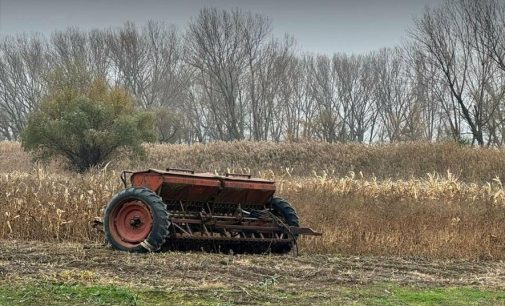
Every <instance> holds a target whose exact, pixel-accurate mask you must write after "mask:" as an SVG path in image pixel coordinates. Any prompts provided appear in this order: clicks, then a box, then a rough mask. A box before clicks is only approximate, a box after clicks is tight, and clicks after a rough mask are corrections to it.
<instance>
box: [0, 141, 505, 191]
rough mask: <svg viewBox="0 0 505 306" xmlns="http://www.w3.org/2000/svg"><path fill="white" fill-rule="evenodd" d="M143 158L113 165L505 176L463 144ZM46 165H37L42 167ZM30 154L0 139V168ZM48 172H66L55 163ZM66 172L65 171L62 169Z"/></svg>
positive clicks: (179, 151)
mask: <svg viewBox="0 0 505 306" xmlns="http://www.w3.org/2000/svg"><path fill="white" fill-rule="evenodd" d="M145 147H146V150H147V157H146V158H145V159H144V160H128V159H125V158H119V159H116V160H113V161H112V162H111V163H110V165H109V167H108V168H109V169H113V170H116V171H121V170H123V169H132V170H138V169H145V168H159V169H163V168H166V167H180V168H192V169H194V170H197V171H214V170H217V171H219V172H225V171H227V169H230V170H236V171H237V170H240V171H251V172H252V173H253V174H258V173H259V172H261V171H264V170H265V169H270V170H273V171H274V172H275V173H277V174H282V173H284V174H287V173H288V172H289V173H290V174H291V175H292V176H312V175H313V172H319V173H321V171H323V170H326V171H327V172H329V173H332V174H333V175H334V176H345V175H346V174H347V173H348V172H350V171H353V172H355V173H360V172H361V173H362V174H363V175H364V177H366V178H369V179H371V178H373V177H376V178H377V179H389V178H391V179H410V178H412V177H425V176H426V174H427V173H445V172H447V171H448V170H449V171H450V172H451V173H453V174H454V175H456V176H457V177H458V178H459V180H461V181H465V182H480V183H485V182H488V181H491V180H492V179H494V178H495V177H500V178H502V179H505V177H504V176H505V150H503V149H494V148H488V149H480V148H471V147H464V146H460V145H457V144H454V143H401V144H392V145H361V144H329V143H319V142H301V143H288V142H286V143H270V142H249V141H240V142H216V143H210V144H193V145H166V144H165V145H163V144H154V145H152V144H151V145H146V146H145ZM39 166H42V165H37V166H36V167H39ZM33 167H34V166H33V165H32V163H31V161H30V156H29V155H28V154H26V153H24V152H23V151H22V150H21V148H20V145H19V144H18V143H14V142H0V172H11V171H26V172H28V171H31V170H32V168H33ZM46 168H47V171H48V172H62V171H63V169H64V168H63V167H62V166H58V165H57V163H56V162H53V163H52V164H51V165H50V166H49V167H46ZM63 172H64V171H63Z"/></svg>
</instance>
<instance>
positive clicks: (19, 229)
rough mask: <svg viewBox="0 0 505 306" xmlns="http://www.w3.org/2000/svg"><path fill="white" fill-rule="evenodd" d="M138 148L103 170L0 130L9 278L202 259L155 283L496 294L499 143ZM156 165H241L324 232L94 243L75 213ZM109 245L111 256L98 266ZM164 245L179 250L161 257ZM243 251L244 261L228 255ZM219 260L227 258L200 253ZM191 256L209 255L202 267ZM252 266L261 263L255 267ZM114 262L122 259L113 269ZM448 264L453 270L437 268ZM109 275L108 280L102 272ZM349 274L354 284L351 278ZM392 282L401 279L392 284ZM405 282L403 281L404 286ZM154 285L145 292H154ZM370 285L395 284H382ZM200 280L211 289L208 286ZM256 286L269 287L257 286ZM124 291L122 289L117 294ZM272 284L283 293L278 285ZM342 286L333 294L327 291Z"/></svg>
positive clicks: (249, 289)
mask: <svg viewBox="0 0 505 306" xmlns="http://www.w3.org/2000/svg"><path fill="white" fill-rule="evenodd" d="M146 149H147V156H146V158H145V159H143V160H128V159H125V158H122V157H118V159H116V160H114V161H113V162H111V163H110V164H109V165H108V166H107V168H106V169H105V170H95V171H91V172H90V173H87V174H82V175H80V174H73V173H70V172H67V171H66V170H65V169H64V168H63V167H61V166H60V165H59V164H58V163H57V162H53V163H51V164H50V165H34V164H32V163H31V161H30V158H29V156H27V155H26V154H25V153H23V152H22V151H21V149H20V146H19V144H17V143H10V142H4V143H1V144H0V156H1V159H0V191H1V192H0V203H1V205H2V213H1V214H0V238H1V239H2V240H3V241H4V242H5V243H3V245H2V246H1V247H0V254H2V255H0V277H3V278H4V279H9V281H12V280H13V279H14V280H15V281H14V283H18V284H22V285H19V286H21V287H22V288H25V289H23V290H29V292H31V291H30V290H33V291H34V292H37V290H38V289H40V288H39V287H40V286H41V285H40V284H43V286H48V288H49V289H48V290H45V289H44V290H41V291H42V292H53V291H54V292H56V293H57V292H59V291H58V290H63V291H65V290H67V291H69V292H70V293H69V294H70V295H71V296H74V295H76V296H79V294H80V293H79V292H80V291H79V290H81V289H82V288H81V287H79V286H80V285H83V284H84V285H86V284H87V283H88V282H90V281H92V282H93V283H95V282H96V283H99V284H103V285H104V286H109V285H111V286H112V285H114V286H115V285H118V284H119V283H121V282H122V283H123V285H124V286H127V285H128V286H130V285H132V284H135V283H136V282H140V283H143V284H144V285H145V287H146V288H151V287H152V286H155V283H156V281H154V280H156V279H159V278H161V277H162V275H163V274H164V273H165V272H166V274H170V272H169V270H170V269H171V270H170V271H172V270H174V269H175V270H176V271H177V273H182V274H183V275H185V276H184V277H182V276H178V277H179V278H180V279H182V278H184V279H185V278H186V277H189V278H190V279H191V277H195V279H201V276H202V275H201V273H207V274H205V275H206V277H207V278H205V280H206V282H205V283H204V284H199V285H197V286H193V285H190V283H191V282H189V283H184V284H185V285H184V286H186V287H184V286H183V287H184V288H186V289H184V290H182V289H181V290H182V291H177V292H178V293H177V292H175V293H177V294H182V296H183V297H185V298H184V299H183V298H181V296H180V295H177V294H176V295H177V296H171V295H170V296H168V297H167V299H171V298H172V299H174V301H177V299H176V298H181V302H184V301H195V302H202V303H204V304H206V303H207V302H208V303H213V302H216V303H218V302H219V301H223V300H226V301H228V302H233V301H235V300H237V299H238V302H239V303H246V304H247V303H248V302H249V303H250V302H251V301H256V302H258V303H262V302H265V301H269V302H273V303H282V302H283V301H284V302H285V301H292V302H293V303H302V304H303V303H304V302H307V301H310V300H311V299H312V298H314V297H316V296H318V295H317V294H316V293H317V292H316V291H317V290H316V289H317V288H321V289H324V290H325V292H328V294H327V296H326V297H325V298H324V296H323V299H321V300H317V301H318V302H321V303H324V302H331V301H334V302H341V303H352V302H353V301H358V302H364V303H367V302H370V303H373V302H374V301H375V300H374V299H375V298H377V301H380V302H381V303H382V302H386V301H393V302H394V301H397V302H405V301H408V300H405V299H400V300H395V298H399V296H402V294H404V295H405V298H409V297H410V298H413V300H412V301H413V302H414V303H416V301H418V302H419V301H421V302H425V301H426V296H425V294H428V300H429V296H432V295H433V296H434V298H433V299H434V301H439V300H437V294H438V295H440V298H442V301H443V298H447V296H458V295H457V294H460V293H461V292H459V291H457V292H453V293H452V295H451V294H449V293H450V292H449V293H447V292H445V291H443V290H453V287H451V286H458V287H456V288H459V289H454V290H470V291H471V290H476V291H475V292H473V291H471V292H470V291H469V292H466V293H465V292H463V293H461V294H464V295H465V296H473V295H475V296H476V301H477V302H479V301H481V300H480V299H479V296H480V295H482V299H483V300H484V301H494V302H493V303H499V302H500V301H501V302H504V301H505V300H503V298H504V296H503V295H500V294H501V291H500V290H503V289H505V288H504V285H503V284H505V274H504V273H505V272H504V270H505V264H503V262H502V261H503V260H504V259H505V189H504V187H503V186H502V183H501V178H502V176H503V175H504V174H505V151H503V150H495V149H473V148H468V147H461V146H458V145H455V144H428V143H406V144H399V145H382V146H381V145H377V146H365V145H354V144H350V145H342V144H323V143H311V142H308V143H281V144H273V143H253V142H235V143H213V144H209V145H192V146H188V145H149V146H146ZM168 166H171V167H186V168H192V169H195V170H198V171H211V172H218V173H223V172H225V171H234V172H237V171H241V172H248V173H249V172H250V173H252V174H254V175H259V176H261V177H266V178H272V179H275V180H276V181H277V189H278V193H279V194H280V195H281V196H282V197H284V198H286V199H288V200H289V201H290V202H292V203H293V205H294V206H295V208H296V210H297V211H298V213H299V215H300V218H301V221H302V224H304V225H307V226H310V227H313V228H315V229H317V230H319V231H322V232H324V236H323V237H319V238H303V239H302V240H301V241H300V243H299V248H300V254H301V255H300V257H298V258H293V257H291V256H288V257H283V258H280V257H278V256H268V255H265V256H249V255H241V256H239V257H236V256H235V257H230V256H229V255H224V254H223V255H219V254H180V253H171V254H163V255H161V254H149V255H129V254H117V253H116V252H113V251H111V250H110V249H108V248H106V247H104V246H101V243H103V237H102V236H101V235H100V234H99V233H96V232H95V231H93V230H92V229H90V228H89V226H88V221H89V220H91V219H92V218H94V217H96V216H101V214H102V211H101V210H102V208H103V207H104V205H105V204H106V203H107V201H108V200H109V199H110V198H111V196H112V195H113V194H114V193H115V192H117V191H118V190H120V188H121V184H120V181H119V173H120V171H121V170H122V169H133V170H138V169H145V168H160V169H163V168H166V167H168ZM8 241H14V242H8ZM74 253H75V254H74ZM30 254H31V255H30ZM33 254H36V255H33ZM111 254H114V255H111ZM112 257H113V258H114V259H115V260H116V261H114V262H115V263H114V265H113V266H114V267H116V269H112V268H104V266H105V265H107V263H108V262H109V261H111V260H112V259H113V258H112ZM68 258H75V259H74V260H73V261H72V260H70V264H69V263H68V262H66V261H65V260H67V259H68ZM64 259H65V260H64ZM174 259H176V262H177V263H178V264H174V263H172V262H171V261H172V260H174ZM39 260H40V262H39ZM242 260H243V261H245V262H247V263H252V264H251V265H250V266H249V265H243V264H240V262H241V261H242ZM332 260H333V261H335V260H336V262H337V263H338V264H333V263H332ZM220 261H223V262H224V263H226V264H222V266H221V265H217V266H216V265H215V264H210V263H215V262H220ZM100 262H101V263H102V264H103V265H104V266H102V264H99V263H100ZM117 262H119V263H117ZM125 262H127V263H128V264H125ZM167 262H170V264H168V266H167ZM195 262H197V263H198V265H201V266H199V268H198V269H197V268H188V269H189V270H188V269H185V267H186V265H190V266H191V265H197V263H195ZM237 262H239V264H237ZM344 262H345V263H344ZM158 263H159V266H163V267H162V268H160V269H161V270H160V271H156V269H153V267H154V266H156V265H157V264H158ZM203 263H209V266H208V269H207V266H206V265H205V264H203ZM230 263H231V264H230ZM137 265H138V268H135V267H136V266H137ZM146 265H147V266H150V267H151V270H149V269H148V270H149V271H150V272H151V273H145V274H142V276H141V277H140V276H139V277H140V278H139V279H137V278H136V277H135V273H133V272H132V270H131V269H134V270H135V269H143V268H146V269H147V266H146ZM153 265H154V266H153ZM174 265H175V266H177V267H174ZM325 265H326V266H325ZM423 265H429V266H430V267H431V268H430V269H431V270H429V271H427V270H426V269H424V268H420V267H422V266H423ZM245 266H247V267H245ZM16 267H17V268H16ZM20 267H32V268H33V269H32V270H33V271H30V269H28V270H27V271H29V272H26V271H25V272H23V268H20ZM47 267H52V268H51V269H53V268H55V269H56V270H54V271H53V272H51V273H48V271H49V270H51V269H48V268H47ZM267 267H274V268H272V269H270V268H267ZM290 267H292V268H290ZM320 267H326V270H324V269H323V270H324V271H323V270H321V269H320ZM384 267H387V268H384ZM260 268H261V269H266V270H262V271H257V270H258V269H260ZM104 269H105V270H106V271H105V270H104ZM244 269H245V270H244ZM276 269H277V270H276ZM18 270H19V271H18ZM118 270H119V271H123V272H124V271H126V272H124V274H121V273H119V272H118V274H117V275H116V277H115V278H114V277H112V276H113V275H114V274H115V272H114V271H116V272H117V271H118ZM128 270H129V271H130V272H128ZM242 270H243V271H249V272H250V275H254V277H252V278H251V279H249V277H245V279H244V280H243V282H244V283H243V284H241V283H240V281H238V280H237V277H238V275H240V273H241V272H240V271H242ZM447 270H449V271H452V270H457V271H460V272H458V273H452V274H451V273H448V274H447V273H446V272H447ZM164 271H165V272H164ZM191 271H193V272H191ZM223 271H224V272H223ZM322 271H323V272H322ZM328 271H330V272H328ZM346 271H347V272H346ZM249 272H247V273H249ZM177 273H176V274H177ZM192 273H193V274H194V275H193V274H192ZM220 273H223V274H220ZM234 273H239V274H238V275H234ZM244 273H245V272H244ZM325 273H326V274H325ZM328 273H329V274H331V275H332V276H331V277H330V276H328V275H329V274H328ZM332 273H333V274H332ZM67 274H68V275H69V281H70V283H71V284H73V285H75V286H77V287H75V288H74V287H71V288H66V287H65V288H63V289H61V288H60V287H58V286H59V285H58V286H56V285H55V284H60V285H61V282H62V281H63V284H67V283H68V282H66V281H65V279H64V278H65V275H67ZM81 274H82V275H81ZM88 274H89V275H91V276H89V275H88ZM27 275H30V277H27ZM62 275H63V276H62ZM86 275H88V276H89V277H88V276H86ZM220 275H221V276H220ZM248 275H249V274H248ZM123 277H124V278H123ZM307 277H308V278H307ZM33 278H35V279H37V280H38V281H37V282H36V285H33V282H32V281H31V280H30V279H33ZM88 278H90V279H88ZM112 278H114V279H115V280H113V281H111V279H112ZM151 278H153V281H151V280H150V279H151ZM179 278H177V279H179ZM40 279H42V280H43V281H42V282H41V281H40ZM98 279H99V280H100V281H98V282H97V280H98ZM476 279H477V281H476ZM309 280H310V281H309ZM26 282H28V284H26ZM109 283H110V284H109ZM265 283H266V284H267V285H265ZM216 284H217V285H216ZM240 284H241V285H240ZM303 284H306V285H305V286H304V285H303ZM360 284H361V285H363V286H364V287H363V286H361V287H360V286H358V287H353V286H357V285H360ZM370 284H373V285H370ZM398 284H401V286H400V287H397V286H398ZM263 285H265V286H263ZM405 285H407V286H413V285H415V286H414V289H412V288H410V287H408V288H407V289H406V288H405V287H403V286H405ZM55 286H56V287H55ZM170 286H178V285H177V282H176V281H174V280H171V281H168V282H166V283H165V285H164V288H165V289H166V288H169V287H170ZM202 286H203V287H202ZM215 286H217V287H216V288H214V287H215ZM433 286H435V287H437V286H438V287H440V286H442V288H444V289H433ZM448 286H449V287H448ZM461 286H463V287H461ZM468 286H470V287H472V288H470V289H468ZM192 287H194V288H200V289H198V290H202V292H205V294H203V293H202V294H203V296H206V299H207V298H208V299H207V300H200V299H197V298H196V297H195V296H192V294H193V293H194V292H193V293H192V291H191V289H190V288H192ZM1 288H2V286H0V301H2V300H1V297H2V294H3V293H2V289H1ZM26 288H28V289H26ZM30 288H31V289H30ZM44 288H45V287H44ZM86 288H88V287H86ZM104 288H105V289H104ZM104 288H102V287H100V288H98V287H97V288H95V289H96V290H98V292H101V291H100V290H105V291H104V292H102V293H101V294H102V296H109V295H110V294H112V293H111V292H109V291H108V289H107V288H109V287H104ZM111 288H116V287H111ZM135 288H136V287H135ZM304 288H305V289H304ZM409 288H410V289H409ZM46 289H47V288H46ZM151 289H152V288H151ZM165 289H163V290H162V291H161V292H162V293H158V294H162V295H163V294H165V293H166V292H167V291H166V290H165ZM23 290H21V289H20V290H18V291H23ZM124 290H126V291H127V293H128V294H129V293H131V292H130V291H128V290H129V289H124ZM146 290H148V289H146ZM149 290H150V289H149ZM195 290H197V289H195ZM279 290H280V291H279ZM346 290H347V291H346ZM363 290H365V291H366V292H361V291H363ZM384 290H385V291H384ZM405 290H406V291H405ZM409 290H410V291H409ZM427 290H428V291H427ZM430 290H442V291H441V292H438V293H437V292H431V291H430ZM481 290H491V291H489V292H488V291H481ZM263 291H264V292H263ZM383 291H384V292H393V293H394V294H393V293H392V294H391V295H388V294H386V295H384V294H382V293H383ZM65 292H66V291H65ZM114 292H115V291H114ZM212 292H214V293H215V292H217V295H218V296H217V298H216V296H215V295H214V293H212ZM219 292H221V293H219ZM237 292H240V294H239V293H237ZM262 292H263V293H264V294H266V295H267V296H270V298H271V299H270V300H268V299H267V300H263V301H262V300H261V299H260V300H258V298H260V296H261V293H262ZM311 292H312V293H311ZM345 292H347V293H348V294H347V295H346V294H345ZM356 292H357V294H358V296H355V293H356ZM116 293H117V292H116ZM172 293H174V292H172ZM172 293H170V294H172ZM175 293H174V294H175ZM108 294H109V295H108ZM128 294H126V293H125V296H126V297H127V298H129V297H130V296H129V295H128ZM135 294H136V295H135V296H137V297H138V299H136V300H135V299H133V300H132V301H133V302H132V303H137V302H139V303H142V302H146V301H150V300H149V299H148V296H149V295H145V292H144V291H142V292H136V293H135ZM209 294H210V295H209ZM219 294H221V295H222V296H219ZM311 294H312V295H313V297H312V298H311V296H312V295H311ZM486 294H487V295H486ZM28 295H30V294H28ZM31 295H32V296H33V294H31ZM35 295H36V294H35ZM81 295H82V296H87V295H86V294H84V293H82V294H81ZM112 295H113V296H114V294H112ZM120 295H121V294H120ZM207 295H209V296H207ZM3 296H4V297H7V298H12V299H14V300H15V299H16V298H17V297H16V296H14V297H12V296H9V295H8V294H4V295H3ZM279 296H285V299H284V300H283V299H278V298H279ZM412 296H413V297H412ZM239 297H240V298H239ZM248 297H249V299H248ZM341 297H344V299H342V300H339V299H338V298H341ZM363 297H366V298H367V299H368V298H371V300H366V299H364V298H363ZM416 297H418V298H419V300H416ZM14 300H13V301H14ZM93 301H95V300H93ZM128 301H130V300H128V299H127V302H128ZM27 302H28V303H29V300H27ZM130 302H131V301H130ZM151 302H153V303H156V301H154V300H153V301H151ZM128 303H129V302H128ZM146 303H147V302H146Z"/></svg>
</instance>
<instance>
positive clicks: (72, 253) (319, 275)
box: [0, 241, 505, 305]
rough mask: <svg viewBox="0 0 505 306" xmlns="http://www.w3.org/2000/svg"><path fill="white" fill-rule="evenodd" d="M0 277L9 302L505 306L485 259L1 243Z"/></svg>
mask: <svg viewBox="0 0 505 306" xmlns="http://www.w3.org/2000/svg"><path fill="white" fill-rule="evenodd" d="M0 276H1V278H2V280H1V281H0V303H1V304H4V305H13V304H18V303H19V304H33V305H41V304H51V305H56V304H58V305H66V304H68V303H72V304H82V305H84V304H87V305H90V304H91V305H95V304H97V305H100V304H101V305H106V304H123V305H145V304H149V305H150V304H159V305H168V304H191V305H235V304H245V305H251V304H267V303H270V304H272V305H280V304H283V305H292V304H302V305H309V304H323V305H324V304H326V305H335V304H358V305H360V304H367V305H369V304H399V303H400V304H405V303H412V304H420V305H432V304H440V303H442V304H447V305H469V304H475V305H477V304H479V305H485V304H490V305H491V304H503V303H505V292H504V291H503V290H504V289H505V282H504V277H505V264H504V263H503V262H489V261H487V262H478V263H476V262H471V261H461V260H423V259H415V258H411V259H406V258H398V257H370V256H341V255H338V254H332V255H301V256H298V257H292V256H273V255H272V256H269V255H263V256H251V255H233V256H232V255H226V254H202V253H177V252H173V253H161V254H143V255H139V254H126V253H120V252H116V251H112V250H111V249H109V248H106V247H104V246H102V245H97V244H91V245H90V244H69V243H60V244H55V243H41V242H26V241H12V242H7V241H3V242H2V244H1V246H0ZM13 288H14V289H15V290H13Z"/></svg>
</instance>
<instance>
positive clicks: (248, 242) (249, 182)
mask: <svg viewBox="0 0 505 306" xmlns="http://www.w3.org/2000/svg"><path fill="white" fill-rule="evenodd" d="M128 178H129V181H130V184H129V183H128ZM121 180H122V181H123V184H124V185H125V189H124V190H122V191H121V192H119V193H117V194H116V195H115V196H114V197H113V198H112V199H111V201H110V202H109V203H108V204H107V207H106V209H105V214H104V219H103V227H104V231H105V236H106V239H107V241H108V242H109V243H110V244H111V245H112V247H113V248H115V249H118V250H122V251H129V252H146V251H149V252H152V251H158V250H205V251H218V252H229V251H233V252H235V253H244V252H245V253H260V252H272V253H287V252H289V251H291V250H292V249H293V247H294V246H295V245H296V240H297V238H298V236H299V235H321V234H320V233H317V232H315V231H313V230H312V229H310V228H304V227H300V226H299V220H298V216H297V214H296V211H295V210H294V208H293V207H292V206H291V205H290V204H289V203H288V202H286V201H285V200H283V199H281V198H278V197H275V196H274V193H275V183H274V182H273V181H269V180H264V179H259V178H251V176H250V175H243V174H232V173H227V174H226V175H224V176H218V175H213V174H210V173H194V171H192V170H186V169H167V170H166V171H162V170H153V169H151V170H147V171H141V172H131V171H124V172H123V173H122V174H121Z"/></svg>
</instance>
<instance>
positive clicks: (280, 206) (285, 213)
mask: <svg viewBox="0 0 505 306" xmlns="http://www.w3.org/2000/svg"><path fill="white" fill-rule="evenodd" d="M270 206H271V208H272V211H273V213H274V215H276V216H278V217H281V218H282V220H283V221H284V222H286V224H287V225H289V226H296V227H298V226H300V220H298V215H297V214H296V211H295V209H294V208H293V206H291V204H289V202H288V201H286V200H284V199H282V198H278V197H273V198H272V200H270Z"/></svg>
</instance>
